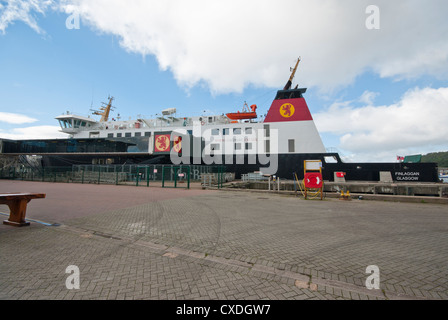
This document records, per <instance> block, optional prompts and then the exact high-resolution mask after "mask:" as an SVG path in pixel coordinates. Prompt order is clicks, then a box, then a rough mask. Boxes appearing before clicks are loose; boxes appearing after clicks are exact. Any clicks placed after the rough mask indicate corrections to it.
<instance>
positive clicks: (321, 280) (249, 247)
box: [0, 180, 448, 300]
mask: <svg viewBox="0 0 448 320" xmlns="http://www.w3.org/2000/svg"><path fill="white" fill-rule="evenodd" d="M21 191H27V192H44V193H46V194H47V198H46V199H38V200H32V201H31V202H30V203H29V205H28V214H27V217H28V218H30V219H34V220H39V221H44V222H47V223H49V224H54V223H57V224H60V226H45V225H43V224H40V223H36V222H31V226H30V227H25V228H14V227H10V226H6V225H0V299H177V300H181V299H223V300H227V299H237V300H240V299H256V300H258V299H270V300H277V299H282V300H283V299H297V300H303V299H409V298H410V299H444V300H447V299H448V207H447V206H446V205H435V204H416V203H393V202H380V201H359V200H353V201H340V200H336V199H327V200H324V201H319V200H314V201H305V200H300V199H298V198H294V197H290V196H289V197H287V196H280V195H275V194H265V193H263V194H260V193H253V192H237V191H208V190H198V189H195V190H178V189H161V188H145V187H130V186H129V187H128V186H104V185H80V184H58V183H41V182H22V181H5V180H0V192H21ZM0 212H3V213H8V212H9V210H8V208H7V207H6V206H4V205H0ZM1 217H2V216H0V218H1ZM5 219H6V216H5ZM2 220H3V218H2ZM70 265H76V266H78V267H79V270H80V289H74V290H69V289H67V287H66V279H67V278H68V277H69V274H68V273H66V268H67V267H68V266H70ZM370 265H376V266H378V268H379V270H380V278H379V279H380V289H379V290H375V289H373V290H368V289H367V288H366V286H365V282H366V279H367V277H368V276H369V275H368V274H366V268H367V266H370Z"/></svg>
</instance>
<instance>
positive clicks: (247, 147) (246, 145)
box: [245, 142, 252, 150]
mask: <svg viewBox="0 0 448 320" xmlns="http://www.w3.org/2000/svg"><path fill="white" fill-rule="evenodd" d="M245 148H246V150H252V143H251V142H246V143H245Z"/></svg>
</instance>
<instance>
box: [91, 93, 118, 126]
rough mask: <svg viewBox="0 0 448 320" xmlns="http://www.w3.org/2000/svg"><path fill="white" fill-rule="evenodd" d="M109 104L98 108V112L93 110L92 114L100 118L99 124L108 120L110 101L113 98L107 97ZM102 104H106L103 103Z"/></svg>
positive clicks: (110, 107)
mask: <svg viewBox="0 0 448 320" xmlns="http://www.w3.org/2000/svg"><path fill="white" fill-rule="evenodd" d="M108 99H109V103H108V104H107V105H106V106H105V107H100V110H94V111H93V114H96V115H99V116H101V120H100V122H107V121H108V120H109V113H110V110H111V109H112V101H113V100H114V97H109V98H108ZM103 104H106V103H105V102H103Z"/></svg>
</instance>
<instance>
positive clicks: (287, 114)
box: [280, 103, 296, 118]
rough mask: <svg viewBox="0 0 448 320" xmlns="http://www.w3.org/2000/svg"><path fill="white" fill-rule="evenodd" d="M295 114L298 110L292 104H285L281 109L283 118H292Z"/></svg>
mask: <svg viewBox="0 0 448 320" xmlns="http://www.w3.org/2000/svg"><path fill="white" fill-rule="evenodd" d="M295 112H296V109H295V108H294V106H293V105H292V104H290V103H285V104H284V105H282V106H281V107H280V114H281V115H282V117H283V118H291V117H292V116H293V115H294V113H295Z"/></svg>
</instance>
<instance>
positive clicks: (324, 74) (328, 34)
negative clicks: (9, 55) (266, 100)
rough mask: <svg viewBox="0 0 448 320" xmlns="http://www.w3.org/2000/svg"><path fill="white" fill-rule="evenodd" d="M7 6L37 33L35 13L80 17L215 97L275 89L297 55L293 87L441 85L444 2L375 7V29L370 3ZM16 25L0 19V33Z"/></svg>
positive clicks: (145, 1) (234, 0)
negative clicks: (364, 80) (423, 79)
mask: <svg viewBox="0 0 448 320" xmlns="http://www.w3.org/2000/svg"><path fill="white" fill-rule="evenodd" d="M10 3H13V4H15V6H14V8H15V10H12V11H13V12H14V13H16V14H17V17H16V18H15V19H20V20H23V21H27V23H28V24H29V25H30V26H31V27H33V28H34V29H36V30H39V28H38V26H37V24H36V23H35V22H36V21H35V19H33V16H32V12H33V11H38V12H39V10H40V12H43V11H44V10H46V9H48V8H50V7H51V8H54V9H57V10H62V11H63V12H66V13H67V14H70V13H73V12H79V13H80V16H81V19H82V24H81V27H82V28H84V27H88V26H90V27H91V28H93V29H95V30H97V31H98V32H100V33H103V34H111V35H114V36H117V37H118V38H119V39H120V44H121V46H122V47H123V48H124V49H125V50H128V51H129V52H134V53H138V54H142V55H154V56H155V57H156V59H157V61H158V62H159V64H160V67H161V69H163V70H170V71H171V72H172V73H173V74H174V77H175V78H176V80H177V81H178V83H179V84H180V85H181V86H184V87H187V88H189V87H192V86H195V85H198V84H207V85H208V86H209V87H210V89H211V91H212V92H215V93H224V92H235V91H241V90H243V89H244V87H245V86H247V85H249V84H252V85H255V86H268V87H275V88H278V87H279V86H280V87H281V86H282V85H283V84H284V83H286V80H287V79H288V76H289V69H288V68H289V67H290V66H292V65H293V64H294V62H295V61H294V60H295V59H296V58H297V57H298V56H299V55H300V56H302V58H303V62H302V65H301V66H300V68H299V69H300V70H299V72H298V73H297V77H296V79H297V80H298V81H299V83H300V84H301V85H303V86H307V87H311V86H317V87H319V88H321V89H324V90H331V89H335V88H338V87H342V86H346V85H348V84H350V83H352V82H353V81H354V80H355V79H356V77H357V76H359V75H360V74H362V73H363V72H365V71H366V70H371V71H373V72H376V73H377V74H379V75H380V76H381V77H392V78H396V79H405V78H414V77H419V76H421V75H426V74H430V75H433V76H437V77H440V78H443V79H447V77H448V76H447V75H448V41H446V34H448V19H446V12H447V11H448V2H447V1H446V0H432V1H421V0H407V1H386V0H376V1H375V5H377V6H378V7H379V9H380V19H381V24H380V26H381V29H380V30H368V29H367V28H366V26H365V21H366V19H367V18H368V14H366V8H367V6H368V5H370V4H371V2H370V1H368V0H344V1H334V0H332V1H330V0H315V1H305V0H278V1H271V0H245V1H240V0H228V1H221V0H189V1H183V0H171V1H150V0H128V1H122V0H59V1H56V0H55V1H53V2H52V1H44V2H43V3H46V5H41V4H40V3H41V2H39V1H37V0H33V1H31V0H29V1H17V0H15V1H10ZM18 3H24V4H22V5H19V4H18ZM38 3H39V4H38ZM50 3H53V5H50ZM8 6H9V5H8ZM8 8H9V7H8ZM21 8H22V9H23V10H19V9H21ZM27 10H28V11H27ZM7 11H8V9H6V12H7ZM19 13H20V14H19ZM25 13H26V14H25ZM13 18H14V16H12V17H9V18H8V17H7V18H4V17H3V18H0V21H3V27H2V23H0V30H2V28H3V30H4V29H5V28H6V26H7V24H8V23H10V22H11V21H12V20H13ZM5 21H6V26H5ZM61 27H63V26H61Z"/></svg>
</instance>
